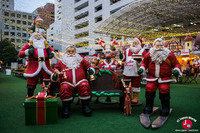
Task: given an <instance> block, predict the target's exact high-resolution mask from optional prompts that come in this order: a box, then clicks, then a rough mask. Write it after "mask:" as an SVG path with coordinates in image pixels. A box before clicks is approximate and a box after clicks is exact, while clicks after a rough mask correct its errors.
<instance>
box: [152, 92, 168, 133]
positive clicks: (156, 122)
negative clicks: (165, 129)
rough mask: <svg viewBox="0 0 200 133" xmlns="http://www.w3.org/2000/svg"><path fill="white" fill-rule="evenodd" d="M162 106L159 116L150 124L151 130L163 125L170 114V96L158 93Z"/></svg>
mask: <svg viewBox="0 0 200 133" xmlns="http://www.w3.org/2000/svg"><path fill="white" fill-rule="evenodd" d="M159 98H160V100H161V104H162V110H161V112H160V116H159V117H158V118H157V119H156V120H154V122H153V123H152V128H153V129H156V128H160V127H162V126H163V125H164V123H165V122H166V121H167V119H168V117H169V114H170V113H171V111H172V109H170V95H169V93H160V96H159Z"/></svg>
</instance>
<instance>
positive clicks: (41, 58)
mask: <svg viewBox="0 0 200 133" xmlns="http://www.w3.org/2000/svg"><path fill="white" fill-rule="evenodd" d="M29 60H30V61H48V60H49V58H44V57H38V58H32V59H29Z"/></svg>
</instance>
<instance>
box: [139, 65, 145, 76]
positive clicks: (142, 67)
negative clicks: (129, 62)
mask: <svg viewBox="0 0 200 133" xmlns="http://www.w3.org/2000/svg"><path fill="white" fill-rule="evenodd" d="M139 69H142V70H143V72H142V75H144V74H145V67H144V66H141V67H140V68H139Z"/></svg>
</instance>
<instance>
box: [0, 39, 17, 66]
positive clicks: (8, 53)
mask: <svg viewBox="0 0 200 133" xmlns="http://www.w3.org/2000/svg"><path fill="white" fill-rule="evenodd" d="M17 58H18V51H17V50H16V49H15V45H14V44H12V43H11V42H10V41H8V40H3V41H0V60H1V61H3V65H5V64H6V63H8V65H10V64H11V62H14V61H17Z"/></svg>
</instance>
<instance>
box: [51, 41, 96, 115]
mask: <svg viewBox="0 0 200 133" xmlns="http://www.w3.org/2000/svg"><path fill="white" fill-rule="evenodd" d="M87 71H88V72H89V74H90V75H92V74H93V73H94V68H92V67H91V65H90V63H89V62H88V61H86V60H85V59H83V57H81V56H80V55H79V54H78V53H76V47H75V46H74V45H68V46H67V48H66V53H65V54H64V55H63V56H62V57H61V58H60V60H59V61H58V62H57V63H56V65H55V67H54V74H52V78H51V79H52V81H58V78H60V94H59V95H60V99H61V100H62V104H63V112H62V117H63V118H68V117H69V116H70V106H71V102H72V100H73V93H74V92H75V91H76V92H77V93H78V95H79V98H80V99H81V102H82V110H83V113H84V115H85V116H90V115H91V113H92V111H91V109H90V106H89V102H90V97H91V96H90V94H91V91H90V86H89V83H88V80H87V79H86V72H87Z"/></svg>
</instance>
